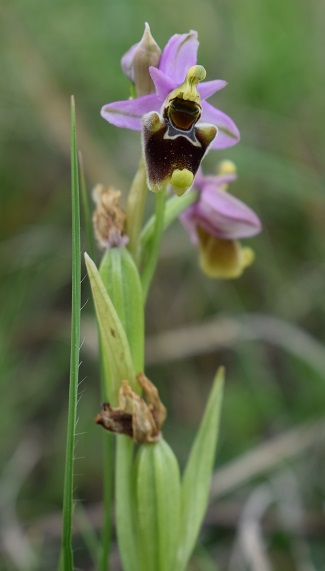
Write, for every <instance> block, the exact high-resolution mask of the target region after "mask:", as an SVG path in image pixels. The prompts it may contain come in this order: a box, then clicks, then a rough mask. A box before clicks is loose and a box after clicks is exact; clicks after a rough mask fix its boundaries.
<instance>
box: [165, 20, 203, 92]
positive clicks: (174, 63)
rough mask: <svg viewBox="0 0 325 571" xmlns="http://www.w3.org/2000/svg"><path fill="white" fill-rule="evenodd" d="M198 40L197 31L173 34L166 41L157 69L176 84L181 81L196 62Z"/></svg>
mask: <svg viewBox="0 0 325 571" xmlns="http://www.w3.org/2000/svg"><path fill="white" fill-rule="evenodd" d="M198 47H199V42H198V39H197V32H195V31H194V30H191V31H190V32H189V33H188V34H175V35H174V36H172V37H171V38H170V40H169V42H168V43H167V45H166V47H165V49H164V51H163V53H162V56H161V60H160V64H159V69H160V70H161V71H162V72H164V73H165V74H166V75H168V77H169V78H170V79H171V80H172V81H173V82H174V83H175V84H176V85H180V84H181V83H183V81H184V79H185V77H186V73H187V71H188V69H189V68H190V67H192V65H195V64H196V57H197V50H198Z"/></svg>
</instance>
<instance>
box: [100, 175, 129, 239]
mask: <svg viewBox="0 0 325 571" xmlns="http://www.w3.org/2000/svg"><path fill="white" fill-rule="evenodd" d="M92 196H93V199H94V202H95V203H96V210H95V211H94V214H93V225H94V232H95V236H96V239H97V242H98V244H99V246H100V247H101V248H112V247H120V246H125V245H126V244H127V243H128V241H129V238H128V236H127V235H126V234H125V224H126V213H125V211H124V210H123V208H122V206H121V205H120V203H119V198H120V196H121V193H120V191H119V190H114V188H113V187H108V188H106V187H105V186H104V185H103V184H98V185H97V186H95V188H94V190H93V193H92Z"/></svg>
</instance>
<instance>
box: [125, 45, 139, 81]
mask: <svg viewBox="0 0 325 571" xmlns="http://www.w3.org/2000/svg"><path fill="white" fill-rule="evenodd" d="M138 45H139V42H138V43H137V44H134V45H133V46H131V47H130V49H129V50H128V51H127V52H126V53H125V54H124V56H123V57H122V59H121V67H122V71H123V73H124V75H125V76H126V77H127V78H128V79H129V80H130V81H133V82H134V70H133V60H134V55H135V52H136V50H137V47H138Z"/></svg>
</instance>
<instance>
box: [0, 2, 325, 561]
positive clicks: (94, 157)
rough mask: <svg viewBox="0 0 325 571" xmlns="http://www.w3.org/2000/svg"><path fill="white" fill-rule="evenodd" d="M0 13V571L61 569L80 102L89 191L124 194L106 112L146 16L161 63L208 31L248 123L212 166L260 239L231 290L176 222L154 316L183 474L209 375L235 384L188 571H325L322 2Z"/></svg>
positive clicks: (81, 525)
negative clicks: (249, 212)
mask: <svg viewBox="0 0 325 571" xmlns="http://www.w3.org/2000/svg"><path fill="white" fill-rule="evenodd" d="M0 16H1V18H0V77H1V92H0V123H1V134H0V185H1V210H0V216H1V226H0V232H1V244H0V259H1V275H2V279H1V285H0V287H1V300H2V301H1V305H0V316H1V317H0V342H1V346H0V354H1V360H0V367H1V378H0V387H1V398H0V407H1V409H0V435H1V474H0V513H1V516H0V531H1V543H0V546H1V552H0V568H1V570H2V569H3V570H16V569H19V570H27V569H28V570H29V569H31V570H34V569H35V570H36V569H37V570H41V571H47V570H48V571H50V570H54V569H56V567H57V560H58V552H59V542H60V526H61V522H60V510H61V503H62V483H63V466H64V454H65V434H66V419H67V404H68V403H67V396H68V378H69V351H70V345H69V343H70V339H69V336H70V295H71V293H70V291H71V246H70V243H71V229H70V165H69V160H70V159H69V153H70V150H69V144H70V135H69V128H70V126H69V98H70V95H71V94H74V95H75V97H76V105H77V133H78V143H79V148H80V150H81V151H82V153H83V157H84V163H85V170H86V176H87V182H88V186H89V189H91V188H92V187H93V186H94V185H95V184H96V183H97V182H103V183H105V184H109V183H113V184H115V185H116V186H117V187H118V188H120V189H121V190H122V191H123V193H124V196H126V192H127V189H128V186H129V184H130V182H131V180H132V176H133V174H134V171H135V169H136V166H137V163H138V159H139V156H140V147H139V134H138V133H135V132H129V131H126V130H123V129H117V128H115V127H113V126H111V125H109V124H108V123H106V122H105V121H103V120H102V119H101V118H100V115H99V110H100V107H101V106H102V105H103V104H104V103H108V102H110V101H114V100H118V99H125V98H126V97H128V95H129V85H128V82H127V80H126V78H125V77H124V76H123V75H122V72H121V69H120V58H121V56H122V55H123V54H124V53H125V51H126V50H127V49H128V48H129V47H130V45H131V44H133V43H135V42H136V41H138V40H139V39H140V37H141V35H142V33H143V26H144V21H148V22H149V23H150V26H151V30H152V33H153V35H154V37H155V39H156V40H157V42H158V43H159V45H160V46H161V47H162V48H163V47H164V45H165V44H166V42H167V40H168V38H169V37H170V36H171V35H172V34H174V33H184V32H187V31H188V30H189V29H193V28H194V29H196V30H198V32H199V39H200V50H199V63H201V64H202V65H204V66H205V67H206V69H207V74H208V79H215V78H220V79H225V80H227V81H228V82H229V85H228V87H227V88H226V89H224V90H223V91H222V92H220V93H218V94H217V95H215V96H214V98H213V101H212V102H214V104H215V105H216V106H217V107H218V108H220V109H222V110H223V111H225V112H226V113H228V114H229V115H230V116H231V117H232V118H233V119H234V120H235V122H236V123H237V125H238V126H239V128H240V131H241V142H240V144H239V145H237V146H236V147H234V148H231V149H229V150H226V151H223V152H220V153H215V152H211V153H210V154H209V156H208V157H207V158H206V160H205V164H204V168H205V171H206V172H207V170H209V169H210V170H213V169H215V167H216V163H217V161H218V160H220V159H222V158H229V159H231V160H233V161H235V163H236V164H237V167H238V174H239V180H238V181H237V183H235V184H233V185H232V188H231V191H232V192H234V194H236V195H237V196H238V197H240V198H241V199H242V200H244V201H245V202H247V203H248V204H249V205H250V206H251V207H252V208H253V209H254V210H255V211H256V212H257V213H258V214H259V216H260V218H261V219H262V221H263V226H264V230H263V233H262V234H261V235H260V236H258V237H257V238H255V239H254V240H252V241H251V245H252V246H253V248H254V249H255V252H256V262H255V264H254V266H253V267H252V268H251V269H249V270H247V272H246V273H245V275H244V276H243V277H242V278H241V279H239V280H238V281H232V282H228V281H226V282H223V281H209V280H208V279H207V278H205V277H204V276H203V275H201V273H200V271H199V269H198V266H197V257H196V251H195V248H193V247H192V246H191V244H190V243H189V240H188V236H187V235H186V234H185V232H184V230H183V229H182V227H181V226H180V225H179V224H178V223H177V224H175V225H174V227H172V228H171V229H170V230H169V231H168V233H167V235H166V236H165V238H164V242H163V247H162V258H161V262H160V265H159V268H158V272H157V275H156V278H155V281H154V284H153V288H152V292H151V294H150V299H149V303H148V310H147V335H148V347H147V361H148V367H147V374H148V376H149V378H151V379H152V380H153V381H154V382H155V383H156V384H157V385H158V386H159V389H160V392H161V396H162V400H163V401H164V402H165V403H166V405H167V406H168V411H169V416H168V421H167V424H166V429H165V436H166V438H167V440H168V441H169V442H170V444H171V445H172V446H173V447H174V449H175V451H176V453H177V456H178V458H179V459H180V462H181V463H184V461H185V459H186V456H187V453H188V451H189V447H190V444H191V441H192V439H193V436H194V433H195V430H196V427H197V425H198V423H199V420H200V417H201V414H202V411H203V407H204V404H205V401H206V398H207V395H208V391H209V388H210V386H211V381H212V378H213V375H214V373H215V370H216V368H217V367H218V366H219V365H220V364H224V365H225V366H226V370H227V383H226V391H225V402H224V409H223V417H222V427H221V440H220V443H219V450H218V457H217V464H216V470H217V472H216V477H215V480H214V487H213V496H214V499H213V501H212V503H211V508H210V510H209V512H208V516H207V520H206V523H205V525H204V528H203V531H202V535H201V539H200V544H199V546H198V548H197V550H196V552H195V554H194V557H193V560H192V563H191V571H211V570H212V569H218V570H219V571H224V570H227V571H241V570H243V571H244V570H247V569H251V570H252V571H264V570H265V571H270V570H275V571H291V570H292V571H293V570H297V571H307V570H308V571H315V570H317V571H324V569H325V541H324V538H325V522H324V512H323V509H324V492H325V469H324V456H325V453H324V446H323V444H322V443H323V442H324V426H325V420H324V421H323V420H322V417H323V416H324V408H325V391H324V380H325V379H324V377H325V353H324V349H323V342H324V339H325V328H324V323H325V320H324V313H325V297H324V283H325V262H324V254H325V240H324V227H325V195H324V184H323V179H324V160H323V159H324V151H325V135H324V119H325V108H324V100H325V90H324V33H323V22H324V18H325V3H324V2H316V1H314V0H312V1H311V2H308V3H307V2H306V1H303V0H285V2H283V0H264V1H263V2H261V1H260V0H246V1H245V2H244V1H239V0H237V1H236V0H227V1H226V0H219V1H215V2H214V1H212V0H200V2H194V1H189V0H187V1H185V0H177V1H175V0H165V1H164V2H158V1H157V0H151V2H148V1H145V0H142V1H138V2H132V1H131V0H119V2H118V3H117V2H112V0H93V1H92V2H89V1H85V0H83V1H82V0H78V1H77V0H69V1H67V0H65V1H63V0H51V1H50V0H47V1H46V0H43V2H40V1H36V0H10V1H9V0H7V1H6V0H4V1H3V2H2V3H1V7H0ZM82 230H83V235H82V243H83V247H84V248H86V235H85V232H84V228H83V229H82ZM84 273H85V271H84ZM82 288H83V294H82V295H83V303H84V304H85V307H84V308H83V310H82V328H83V329H82V338H83V339H84V341H83V346H82V350H81V359H82V364H81V367H80V379H81V380H83V382H82V384H81V386H80V404H79V411H78V417H79V422H78V433H79V436H78V438H77V443H76V457H77V458H78V459H77V460H76V473H77V474H76V478H75V485H76V492H75V494H76V498H77V499H79V500H80V502H78V503H77V507H76V522H77V525H76V529H75V539H74V540H75V557H76V568H78V569H82V570H83V571H86V570H87V571H88V570H92V569H95V567H94V564H93V562H92V558H91V547H90V546H89V543H91V542H90V539H89V534H87V533H85V528H87V522H88V523H89V521H90V522H91V523H92V525H93V526H94V528H95V529H96V530H99V529H100V523H101V508H100V504H101V498H102V482H101V465H102V438H103V434H102V432H101V431H100V429H99V428H98V427H97V426H96V425H95V423H94V421H93V419H94V416H95V415H96V413H97V412H98V410H99V406H100V385H99V373H98V366H97V362H96V329H95V324H94V319H93V313H92V303H91V300H90V292H89V286H88V282H87V280H84V281H83V285H82ZM87 302H88V303H87ZM81 506H83V507H84V508H85V511H82V510H81ZM85 522H86V523H85ZM115 551H116V550H115ZM115 551H114V552H113V557H112V559H113V569H116V570H117V569H119V563H118V561H117V558H116V553H115ZM217 565H218V567H217ZM148 571H151V570H148Z"/></svg>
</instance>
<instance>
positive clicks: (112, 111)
mask: <svg viewBox="0 0 325 571" xmlns="http://www.w3.org/2000/svg"><path fill="white" fill-rule="evenodd" d="M160 107H161V102H160V101H159V99H158V97H157V95H156V93H152V94H150V95H144V96H143V97H137V98H136V99H127V100H125V101H115V102H114V103H109V104H108V105H104V107H102V109H101V112H100V113H101V116H102V117H104V119H106V121H108V122H109V123H111V124H112V125H115V126H116V127H125V128H126V129H132V130H134V131H141V128H142V122H141V118H142V116H143V115H145V114H146V113H149V111H159V110H160Z"/></svg>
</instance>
